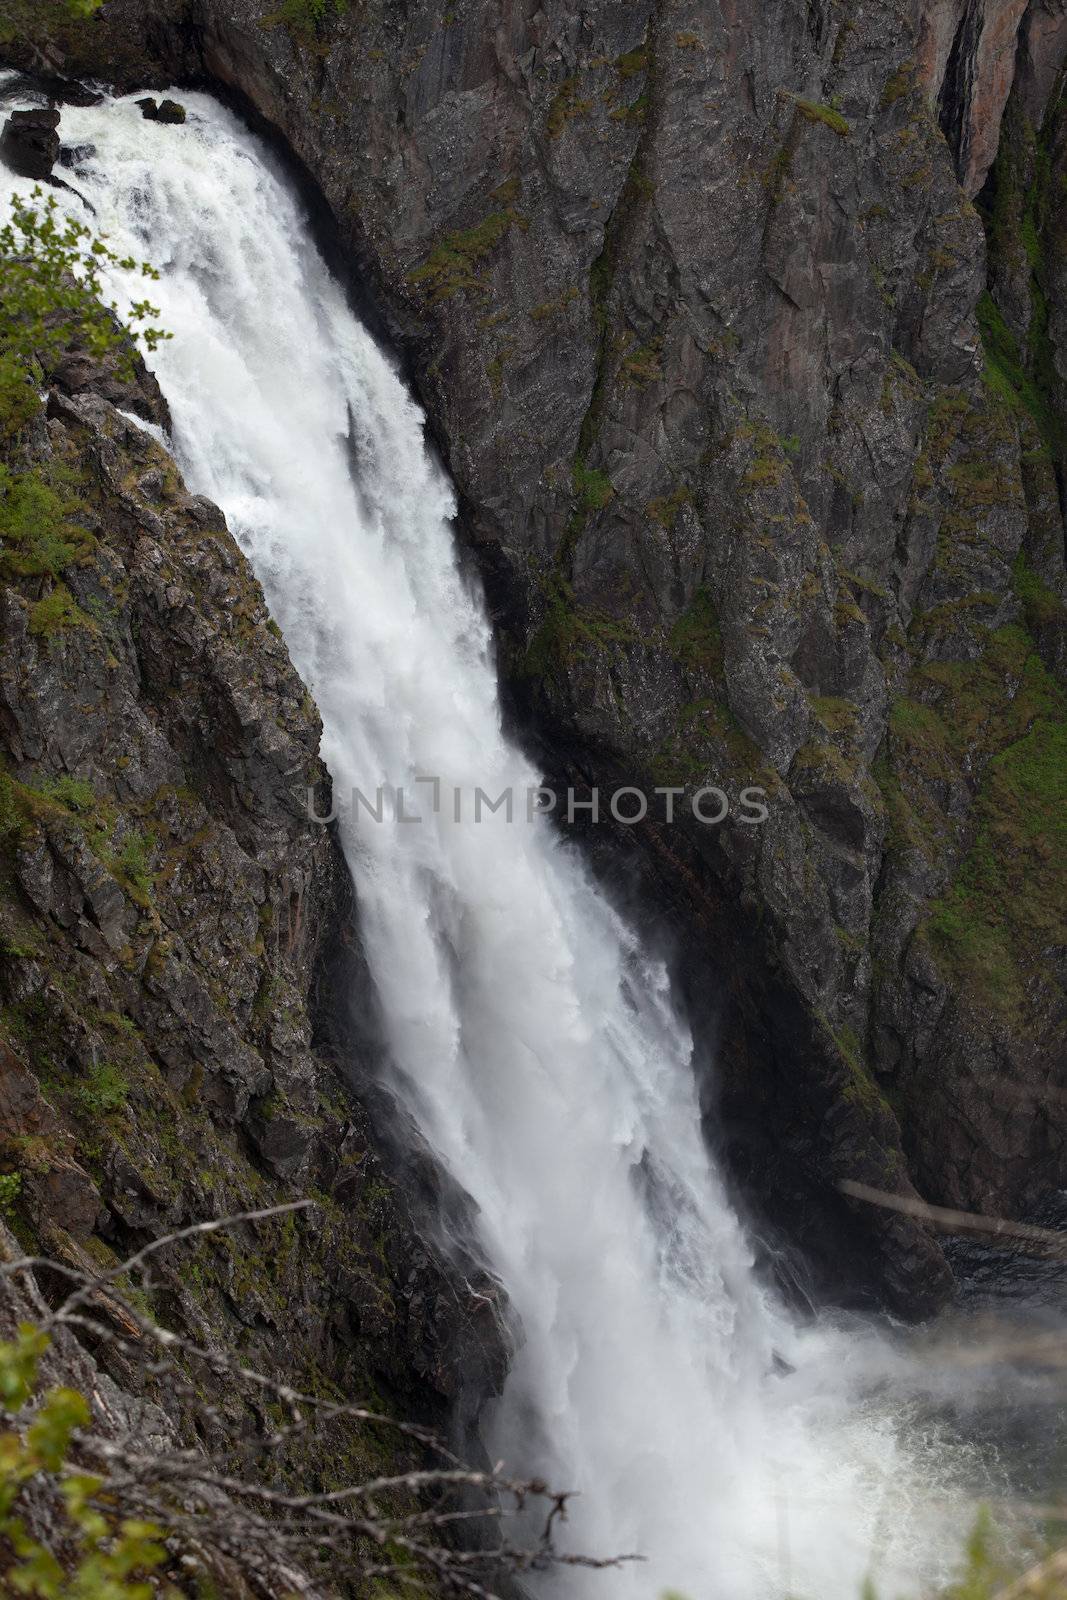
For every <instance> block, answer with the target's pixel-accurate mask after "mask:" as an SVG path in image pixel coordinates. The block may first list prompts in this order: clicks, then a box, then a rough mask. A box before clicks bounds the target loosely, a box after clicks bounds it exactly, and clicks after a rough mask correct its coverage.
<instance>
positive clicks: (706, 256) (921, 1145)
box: [24, 0, 1067, 1313]
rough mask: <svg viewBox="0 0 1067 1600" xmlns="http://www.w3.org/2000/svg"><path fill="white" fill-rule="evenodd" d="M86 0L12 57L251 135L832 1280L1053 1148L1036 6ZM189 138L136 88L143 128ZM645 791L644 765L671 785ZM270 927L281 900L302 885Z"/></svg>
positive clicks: (1057, 577) (745, 1119)
mask: <svg viewBox="0 0 1067 1600" xmlns="http://www.w3.org/2000/svg"><path fill="white" fill-rule="evenodd" d="M308 16H309V12H308V9H307V8H301V6H299V5H298V4H296V3H295V0H286V3H284V4H282V5H281V7H280V8H278V9H273V10H272V9H271V6H270V4H269V3H268V0H158V3H154V4H151V5H146V4H144V3H143V0H109V4H108V5H107V6H106V8H105V11H104V13H103V15H102V17H101V18H98V19H97V20H96V21H95V22H94V23H93V24H91V25H89V26H86V27H85V28H83V29H78V30H74V31H72V32H70V33H69V34H68V35H66V36H65V37H64V38H62V39H61V40H59V41H58V42H56V41H55V40H53V42H52V43H51V44H50V45H49V46H48V48H47V51H46V52H45V54H46V56H47V62H46V63H43V57H42V54H41V52H40V51H37V52H36V54H35V55H31V54H27V55H26V56H25V57H24V59H25V61H26V64H27V65H33V66H36V67H37V68H40V67H41V66H42V64H47V65H49V66H51V67H52V68H56V69H61V70H64V71H68V72H86V71H88V72H93V73H95V74H96V75H97V76H99V77H100V78H103V79H107V80H108V81H111V82H118V83H119V84H120V85H123V86H129V87H142V86H150V85H158V86H164V85H166V84H168V83H178V84H181V83H185V84H190V83H199V84H206V85H208V86H212V87H215V88H216V89H219V90H222V91H223V92H229V93H231V94H233V95H235V96H236V97H237V99H238V102H239V104H240V105H242V106H243V107H245V108H246V109H247V110H248V112H249V114H251V115H252V116H254V117H255V118H256V119H257V120H258V122H259V124H260V125H261V126H265V127H267V128H269V129H271V130H273V132H274V133H275V134H276V136H277V137H278V138H279V139H280V140H282V141H284V144H285V145H286V147H287V149H288V151H289V152H290V154H291V155H292V156H293V157H295V158H296V160H297V161H298V162H299V164H300V165H301V167H302V169H303V172H304V175H305V177H306V179H308V180H309V188H310V189H311V190H313V191H314V193H315V194H316V195H317V197H318V198H319V200H320V201H324V202H325V205H326V207H327V208H328V212H329V214H330V218H331V223H330V226H331V229H332V230H333V234H334V239H335V242H336V244H337V245H338V246H339V247H340V251H341V254H342V255H343V258H344V260H345V261H346V262H347V264H348V267H349V269H350V270H351V271H352V273H353V276H354V278H355V279H356V280H358V284H359V287H360V290H361V292H363V293H364V294H365V295H366V296H368V297H369V299H370V300H371V301H372V302H373V304H374V305H375V306H376V307H377V308H378V311H379V313H380V314H381V315H382V317H383V318H384V322H385V325H386V326H387V328H388V330H389V333H390V335H391V337H392V338H393V339H394V340H395V342H396V344H397V346H398V348H399V349H400V350H401V352H402V355H403V358H404V360H405V362H406V364H407V368H408V370H409V372H410V374H411V376H412V380H413V381H414V383H415V384H416V387H417V390H418V392H419V395H420V397H421V399H422V401H423V402H424V404H425V405H426V407H427V410H428V413H429V417H430V421H431V427H432V429H433V432H434V435H435V437H436V440H437V442H438V444H439V447H440V449H441V451H442V453H443V455H444V458H445V460H446V463H447V465H448V468H449V470H450V472H451V473H452V475H453V477H454V479H455V482H456V484H457V487H458V490H459V493H460V497H461V505H462V515H461V534H462V537H463V538H464V540H465V541H466V542H467V543H468V544H469V546H470V547H471V548H472V549H473V550H474V551H475V552H476V554H477V556H478V558H479V560H480V562H481V566H482V571H483V573H484V576H485V582H486V586H487V592H488V595H489V600H490V604H491V607H492V610H493V615H494V620H495V623H496V626H497V631H498V638H499V645H500V659H501V667H502V674H503V677H504V680H505V685H506V688H507V692H508V695H509V703H510V705H511V707H512V711H513V714H514V716H515V718H516V720H517V721H518V722H520V723H521V725H522V726H523V727H524V728H525V729H526V730H527V732H528V735H529V737H530V738H531V739H532V740H535V741H536V742H537V745H538V748H539V749H541V750H542V751H543V759H544V762H545V766H546V770H549V771H551V772H553V773H554V774H559V775H560V776H561V777H563V778H564V779H567V780H570V781H572V782H574V783H576V784H577V785H579V786H581V785H583V784H585V785H594V784H599V785H601V786H610V784H611V783H613V782H616V781H618V782H624V783H630V784H642V785H645V786H647V787H649V788H651V787H652V786H654V785H659V786H661V787H674V788H677V789H678V790H679V791H682V792H683V794H686V795H688V794H691V793H692V792H694V791H695V790H697V789H699V788H700V787H701V786H702V785H704V784H706V783H717V784H721V786H722V787H723V788H724V789H726V790H728V791H729V792H730V793H731V794H732V795H734V796H736V795H737V794H738V792H739V791H740V790H741V789H742V788H744V787H745V786H749V785H758V786H761V787H763V788H764V789H766V791H767V794H768V807H769V812H770V816H769V820H768V821H767V823H766V824H765V825H763V826H761V827H746V826H744V825H742V824H741V823H740V822H738V821H736V820H734V821H730V822H728V823H726V824H724V825H723V826H722V827H720V828H718V829H709V828H702V827H699V826H696V825H686V824H685V823H684V822H681V823H679V824H678V825H675V826H673V827H668V826H666V825H665V824H664V823H663V822H662V821H656V820H655V819H654V818H653V817H650V819H649V820H648V821H647V822H646V823H644V824H642V825H641V827H640V828H638V829H636V830H634V831H633V832H632V833H629V834H625V835H624V834H623V831H622V830H620V837H619V841H618V843H619V847H620V855H621V858H622V859H626V860H632V861H633V862H634V864H635V866H636V868H637V869H638V870H639V871H640V872H641V874H642V875H643V876H644V878H645V880H646V881H647V883H648V884H649V885H651V886H652V888H653V890H654V892H655V893H656V894H658V895H659V896H660V897H661V898H662V900H663V901H664V902H665V903H666V904H667V906H668V908H669V920H671V921H672V923H673V924H674V925H675V926H676V927H681V928H683V929H684V930H685V934H684V940H683V942H684V949H685V961H684V968H685V972H684V980H685V982H686V984H687V986H688V988H689V990H690V992H691V994H692V996H693V1000H694V1004H695V1005H696V1006H697V1007H698V1008H699V1007H701V1006H704V1007H706V1008H707V1011H708V1013H709V1015H710V1014H714V1018H715V1025H716V1028H717V1049H716V1051H715V1060H714V1062H713V1063H709V1064H708V1067H707V1104H708V1108H709V1119H708V1121H709V1132H710V1134H711V1136H712V1137H715V1138H717V1139H719V1140H720V1141H721V1142H722V1144H723V1146H724V1149H725V1151H726V1154H727V1156H728V1158H729V1162H730V1168H731V1171H732V1172H733V1174H734V1175H735V1177H736V1179H737V1182H738V1185H739V1190H740V1192H741V1193H742V1194H743V1195H744V1196H745V1197H746V1200H747V1203H748V1204H749V1205H751V1206H752V1207H753V1208H754V1209H755V1210H757V1211H758V1212H759V1213H760V1214H761V1215H762V1216H763V1217H764V1218H766V1219H767V1220H769V1221H770V1223H771V1224H773V1225H777V1226H778V1227H780V1229H781V1230H782V1231H783V1233H784V1234H785V1236H787V1237H789V1238H790V1239H792V1240H793V1241H794V1242H795V1243H796V1244H797V1245H799V1246H800V1248H801V1249H802V1251H803V1252H804V1255H805V1257H806V1259H807V1260H808V1261H809V1262H810V1263H813V1264H814V1267H815V1270H816V1272H817V1274H818V1275H819V1276H820V1277H821V1279H822V1281H823V1282H824V1283H825V1284H826V1285H827V1286H830V1287H832V1288H833V1290H834V1291H835V1292H838V1293H842V1292H847V1293H853V1294H854V1293H867V1294H871V1293H873V1294H876V1295H877V1296H879V1297H881V1298H887V1299H888V1300H889V1302H890V1303H891V1304H893V1305H895V1306H896V1307H898V1308H899V1309H901V1310H904V1311H906V1312H909V1313H921V1312H923V1311H925V1310H929V1309H931V1308H932V1307H934V1306H936V1305H937V1304H939V1303H941V1302H942V1301H943V1299H944V1298H945V1296H946V1295H947V1294H948V1293H949V1292H950V1289H951V1282H950V1275H949V1273H948V1269H947V1267H946V1265H945V1262H944V1258H943V1256H942V1254H941V1251H940V1249H939V1246H938V1244H937V1242H936V1241H935V1240H934V1239H933V1238H932V1237H931V1235H930V1234H929V1232H928V1231H927V1230H926V1229H925V1228H923V1227H921V1226H919V1225H917V1224H914V1223H913V1222H911V1221H910V1220H908V1219H905V1218H899V1217H897V1218H890V1217H887V1216H885V1215H884V1214H882V1213H879V1212H876V1211H873V1210H871V1209H870V1208H869V1207H865V1206H863V1205H861V1204H859V1203H858V1202H853V1201H849V1200H846V1199H845V1198H844V1197H843V1196H842V1195H841V1193H840V1190H839V1184H840V1183H841V1182H842V1181H843V1180H848V1179H852V1180H858V1181H860V1182H864V1183H867V1184H871V1185H873V1186H875V1187H879V1188H884V1189H893V1190H897V1191H900V1192H905V1193H907V1192H910V1191H911V1189H912V1187H913V1186H914V1187H917V1188H918V1189H919V1190H920V1191H921V1193H922V1194H923V1195H924V1196H925V1197H926V1198H928V1199H929V1200H931V1201H939V1202H944V1203H950V1204H954V1205H961V1206H966V1207H969V1208H974V1209H978V1210H986V1211H1013V1212H1019V1211H1022V1210H1025V1209H1026V1208H1027V1207H1028V1206H1029V1205H1031V1204H1033V1203H1035V1202H1036V1201H1038V1200H1039V1199H1040V1197H1041V1196H1042V1194H1044V1193H1045V1192H1046V1191H1047V1190H1048V1189H1049V1188H1051V1187H1054V1186H1055V1185H1056V1184H1057V1183H1059V1182H1060V1180H1061V1177H1062V1163H1063V1149H1064V1133H1065V1129H1067V1113H1065V1111H1064V1104H1065V1102H1064V1098H1063V1095H1064V1090H1065V1088H1067V1083H1065V1067H1067V1062H1065V1051H1064V1024H1065V993H1064V985H1065V981H1067V965H1065V962H1067V922H1065V901H1067V896H1065V895H1064V882H1065V866H1067V838H1065V833H1064V827H1063V821H1062V818H1063V809H1062V808H1063V801H1064V798H1065V795H1064V770H1065V763H1064V738H1065V733H1067V701H1065V698H1064V663H1065V653H1064V623H1065V619H1067V578H1065V573H1064V539H1063V513H1062V492H1061V485H1062V462H1063V454H1064V452H1063V441H1064V432H1063V416H1064V408H1063V398H1064V397H1063V393H1062V384H1063V381H1064V374H1065V373H1067V368H1063V366H1062V358H1061V354H1060V351H1061V348H1062V337H1063V334H1064V331H1065V330H1064V324H1063V309H1062V308H1063V306H1064V300H1063V296H1062V294H1061V293H1060V289H1061V281H1062V273H1063V265H1062V257H1061V253H1060V251H1059V248H1058V247H1059V240H1060V237H1061V231H1060V228H1059V220H1058V219H1059V207H1060V194H1061V192H1062V183H1061V181H1060V160H1061V155H1060V146H1059V136H1058V127H1059V123H1058V112H1057V107H1058V103H1059V79H1060V70H1061V64H1062V60H1063V56H1064V52H1065V49H1067V19H1065V16H1064V12H1063V10H1062V8H1061V7H1060V6H1059V5H1058V4H1057V3H1056V0H1030V3H1029V4H1027V3H1026V0H1011V3H1009V4H1002V5H997V4H983V3H981V0H937V3H928V4H922V3H918V0H873V3H869V4H865V5H863V6H862V7H861V6H859V5H856V4H845V3H839V0H805V3H802V0H791V3H786V4H781V5H774V6H756V5H752V4H748V3H745V0H720V3H717V4H714V5H707V4H702V3H701V4H698V3H696V0H636V3H627V4H622V3H615V0H594V3H590V4H588V5H586V6H584V7H582V8H581V9H580V10H577V11H575V10H574V9H573V8H570V7H567V6H564V5H562V4H559V3H557V0H545V3H543V4H540V5H537V4H534V3H533V0H530V3H522V0H507V3H505V4H503V5H497V4H493V5H490V4H488V0H453V3H450V4H449V5H448V7H447V8H446V9H445V11H444V12H443V13H442V11H441V9H440V7H435V6H430V5H429V4H427V3H425V0H405V3H401V4H397V3H395V0H390V3H386V0H359V3H358V4H355V3H353V4H352V5H350V6H348V7H342V8H340V9H339V10H337V11H335V10H334V9H333V8H332V7H327V8H326V11H325V13H324V15H323V17H322V18H321V19H320V20H319V21H318V22H317V23H316V22H313V21H309V20H308ZM183 136H186V135H185V133H184V132H183V130H181V129H175V130H174V137H175V138H181V137H183ZM684 809H685V807H684V805H683V806H680V808H679V811H680V814H681V812H683V811H684ZM305 925H307V924H306V922H305Z"/></svg>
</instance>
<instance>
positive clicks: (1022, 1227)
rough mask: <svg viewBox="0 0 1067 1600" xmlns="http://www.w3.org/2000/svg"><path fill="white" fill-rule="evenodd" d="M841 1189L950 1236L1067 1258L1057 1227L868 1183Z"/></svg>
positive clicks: (1064, 1237) (848, 1183)
mask: <svg viewBox="0 0 1067 1600" xmlns="http://www.w3.org/2000/svg"><path fill="white" fill-rule="evenodd" d="M838 1188H839V1189H840V1190H841V1192H842V1194H847V1195H851V1196H852V1198H853V1199H855V1200H866V1201H868V1202H869V1203H870V1204H871V1205H875V1206H881V1207H882V1209H883V1210H884V1211H899V1212H901V1213H902V1214H903V1215H904V1216H906V1217H918V1218H920V1219H921V1220H922V1221H924V1222H931V1223H933V1225H934V1227H935V1228H942V1229H944V1231H945V1232H946V1233H973V1234H981V1235H985V1236H986V1237H988V1238H994V1239H1011V1240H1015V1241H1016V1242H1018V1243H1021V1244H1028V1245H1031V1246H1034V1247H1040V1248H1034V1249H1032V1250H1031V1251H1030V1252H1028V1253H1029V1254H1032V1255H1042V1256H1045V1255H1049V1256H1054V1257H1057V1258H1060V1259H1067V1233H1057V1232H1056V1231H1055V1229H1053V1228H1039V1227H1036V1226H1035V1225H1034V1224H1032V1223H1029V1222H1010V1221H1009V1220H1008V1219H1007V1218H1005V1217H983V1216H981V1215H979V1214H978V1213H977V1212H973V1211H953V1210H950V1209H949V1208H948V1207H947V1206H932V1205H928V1204H927V1202H926V1201H925V1200H920V1199H919V1198H918V1196H916V1195H905V1194H891V1193H890V1192H889V1191H888V1190H885V1189H872V1188H871V1187H870V1186H869V1185H868V1184H866V1183H855V1182H853V1180H852V1179H851V1178H845V1179H843V1180H842V1181H841V1182H840V1183H839V1184H838Z"/></svg>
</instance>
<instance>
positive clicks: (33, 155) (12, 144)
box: [0, 110, 59, 178]
mask: <svg viewBox="0 0 1067 1600" xmlns="http://www.w3.org/2000/svg"><path fill="white" fill-rule="evenodd" d="M58 128H59V112H58V111H49V110H40V111H13V112H12V113H11V115H10V116H9V117H8V119H7V121H6V122H5V123H4V131H3V133H2V134H0V155H2V156H3V158H4V160H5V161H6V162H7V164H8V166H9V167H10V168H11V170H12V172H17V173H19V174H20V175H21V176H22V177H24V178H48V177H50V176H51V173H52V168H53V167H54V166H55V164H56V162H57V160H58V159H59V133H58V131H57V130H58Z"/></svg>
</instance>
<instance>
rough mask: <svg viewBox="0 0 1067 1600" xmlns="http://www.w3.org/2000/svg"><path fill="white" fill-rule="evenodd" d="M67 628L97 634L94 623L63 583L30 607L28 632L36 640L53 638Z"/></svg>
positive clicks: (58, 584)
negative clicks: (81, 629)
mask: <svg viewBox="0 0 1067 1600" xmlns="http://www.w3.org/2000/svg"><path fill="white" fill-rule="evenodd" d="M68 628H85V629H86V630H87V631H88V632H89V633H97V632H98V631H99V630H98V629H97V626H96V623H95V622H94V621H93V619H92V617H90V616H88V615H87V614H86V613H85V612H84V611H83V610H82V609H81V607H80V606H79V605H78V603H77V601H76V600H75V598H74V596H73V595H72V594H71V592H70V590H69V589H68V588H67V586H66V584H65V583H57V584H56V586H55V588H54V589H51V590H50V591H49V592H48V594H46V595H44V596H43V598H42V599H40V600H38V601H37V602H36V603H35V604H34V605H32V606H31V607H30V632H31V633H32V634H33V635H34V636H35V637H36V638H46V639H50V638H54V637H55V636H56V635H57V634H61V633H65V632H66V630H67V629H68Z"/></svg>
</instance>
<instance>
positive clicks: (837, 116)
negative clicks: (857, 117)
mask: <svg viewBox="0 0 1067 1600" xmlns="http://www.w3.org/2000/svg"><path fill="white" fill-rule="evenodd" d="M796 107H797V110H798V111H799V112H800V114H801V116H802V117H806V118H807V119H808V121H809V122H821V123H822V125H823V126H824V127H826V128H829V129H830V130H831V132H833V133H836V134H837V135H838V137H839V138H842V139H844V138H847V136H848V135H849V133H851V131H852V130H851V128H850V127H849V125H848V123H847V122H846V120H845V118H844V117H843V116H842V115H841V113H840V111H835V110H834V108H833V106H824V105H820V104H819V103H818V102H817V101H815V100H798V101H797V102H796Z"/></svg>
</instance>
